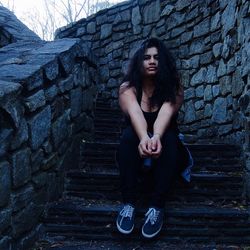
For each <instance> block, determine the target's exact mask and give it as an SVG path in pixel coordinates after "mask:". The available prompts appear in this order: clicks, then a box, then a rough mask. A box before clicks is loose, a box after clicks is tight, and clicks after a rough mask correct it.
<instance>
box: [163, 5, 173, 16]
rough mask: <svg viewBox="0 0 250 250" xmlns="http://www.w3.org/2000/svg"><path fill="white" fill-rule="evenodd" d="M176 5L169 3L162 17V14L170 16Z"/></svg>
mask: <svg viewBox="0 0 250 250" xmlns="http://www.w3.org/2000/svg"><path fill="white" fill-rule="evenodd" d="M174 9H175V7H174V6H173V5H170V4H167V5H166V6H165V7H164V9H163V11H162V12H161V17H162V16H169V15H170V14H171V13H172V12H173V11H174Z"/></svg>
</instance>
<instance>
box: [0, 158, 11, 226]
mask: <svg viewBox="0 0 250 250" xmlns="http://www.w3.org/2000/svg"><path fill="white" fill-rule="evenodd" d="M10 189H11V174H10V165H9V163H8V162H1V163H0V197H1V199H0V207H3V206H5V205H7V204H8V202H9V198H10V192H11V190H10ZM0 228H1V227H0Z"/></svg>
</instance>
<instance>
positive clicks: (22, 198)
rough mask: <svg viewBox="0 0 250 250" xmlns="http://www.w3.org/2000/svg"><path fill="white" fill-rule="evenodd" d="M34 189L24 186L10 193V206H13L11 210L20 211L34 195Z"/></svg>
mask: <svg viewBox="0 0 250 250" xmlns="http://www.w3.org/2000/svg"><path fill="white" fill-rule="evenodd" d="M34 194H35V193H34V189H33V187H32V186H26V187H24V188H22V189H20V190H18V191H16V192H14V193H12V194H11V206H12V207H13V212H15V213H16V212H17V211H20V210H21V209H23V208H24V207H26V206H27V205H28V204H29V203H30V202H32V200H33V197H34Z"/></svg>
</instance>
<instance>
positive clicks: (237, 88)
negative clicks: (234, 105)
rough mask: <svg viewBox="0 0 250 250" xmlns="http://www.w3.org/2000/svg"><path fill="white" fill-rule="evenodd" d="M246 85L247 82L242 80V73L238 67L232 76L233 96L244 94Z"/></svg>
mask: <svg viewBox="0 0 250 250" xmlns="http://www.w3.org/2000/svg"><path fill="white" fill-rule="evenodd" d="M244 87H245V83H244V81H243V80H242V77H241V73H240V71H239V70H238V69H237V70H236V71H235V72H234V74H233V77H232V96H238V95H240V94H242V92H243V90H244Z"/></svg>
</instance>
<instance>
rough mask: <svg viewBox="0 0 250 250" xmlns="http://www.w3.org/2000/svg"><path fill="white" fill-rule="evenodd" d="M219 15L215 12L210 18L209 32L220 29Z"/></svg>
mask: <svg viewBox="0 0 250 250" xmlns="http://www.w3.org/2000/svg"><path fill="white" fill-rule="evenodd" d="M220 19H221V14H220V12H217V13H216V14H215V15H214V16H212V17H211V27H210V30H211V31H215V30H217V29H219V28H220V27H221V22H220Z"/></svg>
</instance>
